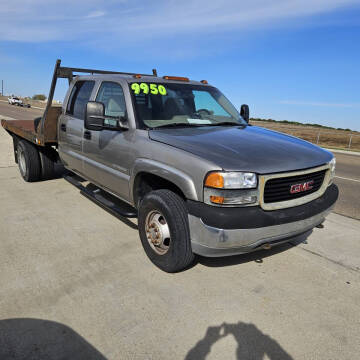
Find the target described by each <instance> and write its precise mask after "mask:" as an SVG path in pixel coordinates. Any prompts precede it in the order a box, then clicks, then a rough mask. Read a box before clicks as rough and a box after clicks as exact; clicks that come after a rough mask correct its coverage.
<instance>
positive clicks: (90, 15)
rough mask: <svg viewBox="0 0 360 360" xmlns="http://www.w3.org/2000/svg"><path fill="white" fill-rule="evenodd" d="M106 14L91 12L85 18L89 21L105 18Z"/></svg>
mask: <svg viewBox="0 0 360 360" xmlns="http://www.w3.org/2000/svg"><path fill="white" fill-rule="evenodd" d="M105 14H106V13H105V11H101V10H96V11H91V12H90V13H89V14H87V15H86V16H85V18H88V19H91V18H98V17H102V16H104V15H105Z"/></svg>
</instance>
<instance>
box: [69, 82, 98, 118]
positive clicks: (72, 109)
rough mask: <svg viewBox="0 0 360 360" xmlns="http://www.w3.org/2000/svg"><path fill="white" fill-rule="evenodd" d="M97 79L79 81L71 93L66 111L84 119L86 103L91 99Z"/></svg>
mask: <svg viewBox="0 0 360 360" xmlns="http://www.w3.org/2000/svg"><path fill="white" fill-rule="evenodd" d="M94 85H95V81H78V82H77V83H76V84H75V85H74V87H73V89H72V91H71V94H70V97H69V101H68V103H67V107H66V113H67V114H69V115H73V116H74V117H76V118H78V119H82V120H84V117H85V108H86V103H87V102H88V101H89V99H90V96H91V92H92V90H93V88H94Z"/></svg>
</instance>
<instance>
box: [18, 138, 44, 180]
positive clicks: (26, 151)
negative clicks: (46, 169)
mask: <svg viewBox="0 0 360 360" xmlns="http://www.w3.org/2000/svg"><path fill="white" fill-rule="evenodd" d="M17 159H18V165H19V170H20V174H21V176H22V178H23V179H24V180H25V181H27V182H34V181H38V180H40V177H41V164H40V158H39V152H38V150H37V148H36V147H35V146H34V145H33V144H30V143H29V142H27V141H25V140H20V141H19V142H18V145H17Z"/></svg>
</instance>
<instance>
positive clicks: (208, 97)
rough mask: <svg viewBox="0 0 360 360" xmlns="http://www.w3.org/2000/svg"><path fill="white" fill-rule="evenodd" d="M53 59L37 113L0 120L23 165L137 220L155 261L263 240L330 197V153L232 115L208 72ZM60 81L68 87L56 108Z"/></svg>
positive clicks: (243, 247)
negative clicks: (60, 170)
mask: <svg viewBox="0 0 360 360" xmlns="http://www.w3.org/2000/svg"><path fill="white" fill-rule="evenodd" d="M60 64H61V63H60V60H58V61H57V62H56V65H55V70H54V75H53V79H52V84H51V87H50V93H49V97H48V103H47V106H46V109H45V111H44V114H43V116H42V117H41V118H38V119H35V120H7V121H5V120H3V121H2V122H1V123H2V126H3V127H4V128H5V129H6V130H7V131H8V133H9V134H10V135H11V136H12V138H13V144H14V155H15V162H16V163H18V166H19V169H20V174H21V176H22V177H23V178H24V180H25V181H29V182H31V181H38V180H43V179H51V178H52V177H53V176H54V168H55V165H56V164H58V163H62V164H63V165H64V167H65V168H66V169H67V173H66V174H65V175H64V177H65V179H67V180H68V181H70V182H71V183H72V184H73V185H75V186H76V187H77V188H78V189H80V191H81V194H83V195H85V196H87V197H88V198H89V199H91V200H93V201H94V202H96V203H97V204H99V205H100V206H102V207H103V208H104V209H106V210H107V211H109V212H111V213H112V214H114V215H116V216H118V217H120V218H121V219H123V218H131V217H134V218H137V219H138V220H137V221H138V229H139V235H140V239H141V243H142V246H143V248H144V250H145V252H146V254H147V256H148V257H149V259H150V260H151V261H152V262H153V263H154V264H155V265H156V266H158V267H159V268H160V269H162V270H164V271H167V272H176V271H180V270H183V269H185V268H187V267H189V266H190V264H191V263H192V262H193V260H194V257H195V255H196V254H198V255H202V256H208V257H218V256H228V255H235V254H242V253H247V252H250V251H254V250H259V249H269V248H271V247H272V246H273V245H277V244H281V243H284V242H288V241H290V240H292V239H294V238H295V237H297V236H299V235H303V234H306V233H307V232H309V231H310V230H311V229H313V228H314V227H322V226H323V225H322V223H323V222H324V219H325V217H326V216H327V214H328V213H329V212H330V211H331V208H332V207H333V205H334V204H335V202H336V200H337V198H338V188H337V186H336V185H335V184H333V178H334V175H335V158H334V156H333V155H332V153H330V152H329V151H327V150H324V149H322V148H320V147H318V146H316V145H313V144H311V143H309V142H306V141H303V140H301V139H298V138H296V137H293V136H288V135H285V134H282V133H279V132H275V131H270V130H267V129H264V128H261V127H256V126H251V125H250V124H249V107H248V106H247V105H242V106H241V109H240V112H239V111H238V110H236V108H235V107H234V106H233V105H232V104H231V103H230V101H229V100H228V99H227V98H226V97H225V96H224V95H223V94H222V93H221V92H220V91H219V90H218V89H217V88H216V87H214V86H212V85H210V84H208V82H207V81H206V80H202V81H192V80H189V79H188V78H186V77H177V76H162V77H159V76H158V75H157V72H156V70H155V69H154V70H153V73H152V74H148V75H146V74H135V73H123V72H112V71H102V70H92V69H78V68H67V67H62V66H60ZM74 73H86V74H87V75H75V74H74ZM58 78H67V79H68V81H69V88H68V91H67V94H66V96H65V100H64V102H63V105H62V107H53V106H52V99H53V95H54V89H55V86H56V82H57V79H58ZM125 220H127V219H124V221H125ZM119 238H120V234H119Z"/></svg>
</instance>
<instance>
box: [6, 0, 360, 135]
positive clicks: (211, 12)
mask: <svg viewBox="0 0 360 360" xmlns="http://www.w3.org/2000/svg"><path fill="white" fill-rule="evenodd" d="M0 24H1V30H0V79H3V80H4V87H5V88H4V91H5V93H7V94H8V93H14V94H18V95H22V96H26V95H33V94H35V93H45V94H47V93H48V88H49V85H50V79H51V74H52V70H53V66H54V63H55V60H56V59H57V58H61V59H62V63H63V65H64V66H76V67H94V68H100V69H109V70H119V71H133V72H144V73H146V72H151V69H152V68H154V67H156V68H157V69H158V73H159V74H160V75H184V76H189V77H190V78H192V79H196V80H202V79H207V80H208V81H209V82H210V83H211V84H213V85H215V86H216V87H218V88H219V89H220V90H221V91H222V92H224V93H225V95H227V97H228V98H229V99H230V100H231V101H232V102H233V103H234V104H235V105H236V106H237V107H238V106H240V105H241V104H242V103H248V104H249V105H250V109H251V116H253V117H263V118H273V119H276V120H292V121H301V122H315V123H320V124H323V125H330V126H334V127H343V128H351V129H353V130H359V131H360V41H359V40H360V0H311V1H310V0H273V1H270V0H242V1H238V0H227V1H225V0H192V1H190V0H188V1H187V0H183V1H179V0H153V1H150V0H132V1H130V0H129V1H127V0H117V1H113V0H108V1H101V0H97V1H93V0H87V1H84V0H78V1H69V0H62V1H51V0H47V1H45V0H19V1H18V2H17V6H13V4H12V3H11V2H8V1H3V0H0ZM65 90H66V83H65V81H64V82H63V83H62V84H61V86H59V88H58V90H57V93H56V99H60V100H61V99H62V97H63V95H64V93H65Z"/></svg>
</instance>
